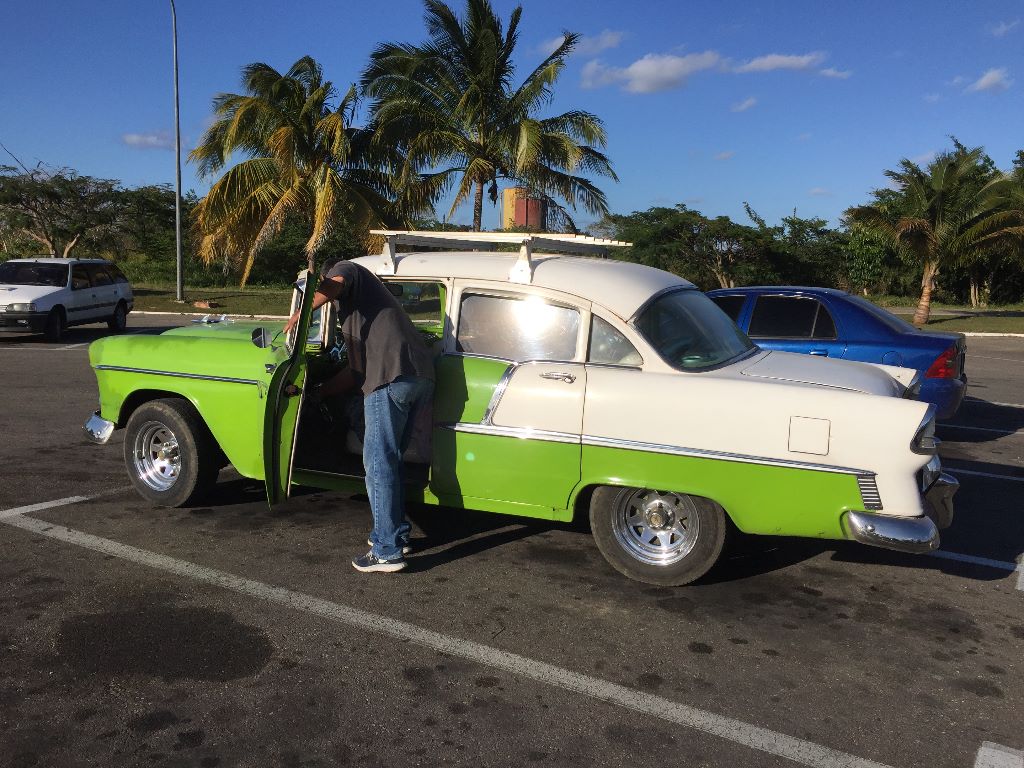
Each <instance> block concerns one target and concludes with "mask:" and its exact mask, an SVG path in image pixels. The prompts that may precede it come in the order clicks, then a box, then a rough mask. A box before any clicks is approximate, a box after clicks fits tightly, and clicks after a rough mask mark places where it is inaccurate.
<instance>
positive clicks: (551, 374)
mask: <svg viewBox="0 0 1024 768" xmlns="http://www.w3.org/2000/svg"><path fill="white" fill-rule="evenodd" d="M540 377H541V378H542V379H552V380H554V381H564V382H565V383H566V384H572V383H573V382H574V381H576V377H575V376H573V375H572V374H571V373H563V372H561V371H546V372H544V373H542V374H541V375H540Z"/></svg>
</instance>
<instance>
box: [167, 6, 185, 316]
mask: <svg viewBox="0 0 1024 768" xmlns="http://www.w3.org/2000/svg"><path fill="white" fill-rule="evenodd" d="M170 2H171V37H172V38H173V47H174V167H175V175H174V182H175V183H174V244H175V252H176V255H177V292H176V297H175V298H176V300H177V301H179V302H183V301H185V283H184V275H183V274H182V261H181V123H180V121H179V120H178V15H177V14H176V13H175V11H174V0H170Z"/></svg>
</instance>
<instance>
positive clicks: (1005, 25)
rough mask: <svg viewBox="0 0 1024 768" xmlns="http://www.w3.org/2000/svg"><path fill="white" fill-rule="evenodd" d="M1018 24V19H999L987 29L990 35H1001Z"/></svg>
mask: <svg viewBox="0 0 1024 768" xmlns="http://www.w3.org/2000/svg"><path fill="white" fill-rule="evenodd" d="M1018 24H1020V19H1014V20H1013V21H1000V22H999V23H998V24H996V25H995V26H993V27H992V28H991V29H989V32H991V33H992V37H1003V36H1004V35H1006V34H1007V33H1008V32H1009V31H1010V30H1012V29H1013V28H1014V27H1016V26H1017V25H1018Z"/></svg>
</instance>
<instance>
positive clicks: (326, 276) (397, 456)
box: [285, 259, 434, 572]
mask: <svg viewBox="0 0 1024 768" xmlns="http://www.w3.org/2000/svg"><path fill="white" fill-rule="evenodd" d="M320 274H321V282H320V285H319V286H318V287H317V289H316V295H315V296H314V298H313V309H314V311H315V310H317V309H319V308H320V307H322V306H323V305H324V304H326V303H327V302H328V301H336V302H337V304H338V318H339V325H340V328H341V335H342V338H343V339H344V341H345V346H346V348H347V350H348V367H347V368H345V369H344V370H343V371H342V372H341V373H340V374H338V376H336V377H335V378H334V379H331V380H330V381H328V382H326V383H325V384H324V385H323V387H322V388H321V394H322V395H330V394H340V393H341V392H345V391H349V390H353V389H356V388H359V389H361V390H362V393H363V409H364V413H365V420H366V433H365V436H364V438H363V465H364V468H365V470H366V491H367V495H368V496H369V498H370V511H371V512H372V513H373V532H372V533H371V534H370V538H369V542H368V543H369V544H370V551H369V552H367V553H366V554H365V555H361V556H360V557H357V558H355V559H354V560H353V561H352V566H353V567H354V568H355V569H356V570H358V571H378V572H392V571H400V570H402V569H403V568H405V565H406V561H405V557H404V556H405V554H407V553H408V551H409V532H410V525H409V522H408V520H406V517H405V510H404V508H403V507H404V505H403V496H404V494H403V484H402V451H403V449H404V447H405V446H406V444H407V443H408V440H409V437H410V432H411V428H412V424H413V419H412V416H413V414H414V413H415V411H416V409H417V408H418V407H425V406H426V405H428V404H429V403H430V399H431V396H432V393H433V389H434V363H433V357H432V355H431V353H430V350H429V348H428V347H427V345H426V343H425V342H424V341H423V339H422V337H421V336H420V334H419V332H418V331H417V330H416V327H415V326H414V325H413V324H412V321H411V320H410V319H409V317H408V315H406V313H405V311H404V310H403V309H402V307H401V305H400V304H399V303H398V300H397V299H396V298H395V297H394V296H393V295H392V294H391V292H390V291H388V289H387V287H386V286H385V285H384V284H383V283H382V282H381V281H380V280H379V279H378V278H377V277H376V275H374V274H373V273H372V272H370V271H369V270H368V269H366V268H365V267H361V266H359V265H358V264H355V263H353V262H351V261H342V260H340V259H331V260H328V261H327V262H326V263H325V264H324V266H323V268H322V269H321V271H320ZM298 319H299V313H298V312H296V313H295V314H294V315H292V316H291V318H290V319H289V320H288V323H287V324H286V325H285V333H289V332H290V331H291V330H292V328H293V327H294V326H295V324H296V323H297V322H298Z"/></svg>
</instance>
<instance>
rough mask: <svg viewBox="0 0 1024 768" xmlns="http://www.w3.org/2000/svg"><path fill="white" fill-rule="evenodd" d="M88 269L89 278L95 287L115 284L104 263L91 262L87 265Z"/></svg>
mask: <svg viewBox="0 0 1024 768" xmlns="http://www.w3.org/2000/svg"><path fill="white" fill-rule="evenodd" d="M86 270H88V272H89V279H90V280H91V281H92V284H93V287H94V288H99V287H101V286H104V285H113V284H114V281H113V279H112V278H111V277H110V274H109V273H108V272H107V270H106V269H105V268H104V267H103V265H102V264H90V265H88V266H87V267H86Z"/></svg>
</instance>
